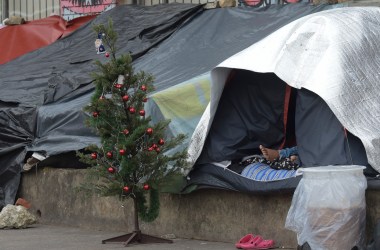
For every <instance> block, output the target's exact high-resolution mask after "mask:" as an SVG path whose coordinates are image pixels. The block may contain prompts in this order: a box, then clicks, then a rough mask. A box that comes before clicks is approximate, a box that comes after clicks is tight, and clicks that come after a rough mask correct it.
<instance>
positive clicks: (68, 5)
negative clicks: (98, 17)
mask: <svg viewBox="0 0 380 250" xmlns="http://www.w3.org/2000/svg"><path fill="white" fill-rule="evenodd" d="M115 6H116V0H61V15H62V17H63V18H64V19H65V20H72V19H74V18H77V17H80V16H85V15H94V14H100V13H102V12H104V11H107V10H110V9H112V8H113V7H115Z"/></svg>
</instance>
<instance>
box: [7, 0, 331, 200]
mask: <svg viewBox="0 0 380 250" xmlns="http://www.w3.org/2000/svg"><path fill="white" fill-rule="evenodd" d="M326 8H330V7H329V6H325V5H322V6H312V5H310V4H308V3H299V4H292V5H290V4H289V5H285V6H282V5H272V6H270V7H269V8H266V9H258V10H257V9H251V8H228V9H227V8H226V9H210V10H204V9H203V6H201V5H192V4H169V5H156V6H151V7H142V6H130V5H121V6H118V7H116V8H114V9H112V10H110V11H107V12H105V13H103V14H101V15H99V16H98V17H97V18H95V19H94V20H92V21H91V22H89V23H87V24H85V25H83V26H82V27H80V28H79V29H78V30H76V31H75V32H73V33H71V34H70V35H68V36H66V37H64V38H63V39H60V40H58V41H57V42H55V43H53V44H51V45H49V46H47V47H45V48H41V49H39V50H36V51H34V52H31V53H29V54H26V55H24V56H21V57H19V58H17V59H15V60H13V61H10V62H8V63H6V64H4V65H0V87H1V88H2V91H0V124H1V126H0V166H1V168H0V184H1V185H0V187H1V189H0V196H1V192H3V193H4V196H5V197H4V198H0V200H5V201H6V203H13V200H14V197H15V194H16V192H17V189H18V184H19V180H20V173H21V167H22V165H23V163H24V162H25V159H26V158H27V157H28V155H30V154H31V153H32V152H42V153H44V154H47V155H48V156H49V158H47V159H46V160H45V161H44V162H45V164H46V165H47V164H49V165H50V166H56V167H77V166H78V165H75V164H78V163H77V162H71V161H70V159H71V158H69V156H73V155H75V150H80V149H83V148H85V147H86V146H88V145H89V144H93V143H98V141H99V138H98V137H97V136H96V135H94V134H93V133H92V132H91V131H90V130H89V129H88V128H86V127H85V126H84V119H85V117H86V114H84V113H83V112H82V108H83V106H85V105H86V104H88V103H89V98H90V96H91V95H92V91H93V86H92V84H91V83H92V79H91V77H90V72H92V71H94V70H95V65H94V60H100V61H103V62H104V61H105V60H107V58H105V57H103V56H101V55H97V54H96V53H95V48H94V47H93V46H94V45H93V44H94V40H95V38H96V34H94V31H93V30H92V24H93V23H106V22H107V21H108V19H109V18H112V20H113V23H114V27H115V29H116V31H117V32H118V35H119V39H118V47H119V53H128V52H130V53H131V54H132V56H133V58H134V66H135V68H136V70H144V71H146V72H148V73H151V74H153V76H154V77H155V83H154V84H155V87H156V92H155V93H153V94H152V96H151V97H150V101H149V102H148V103H149V105H150V107H149V108H147V111H149V112H150V114H151V115H152V118H153V120H154V119H160V117H162V116H163V117H166V118H172V120H173V124H171V125H173V126H172V127H171V129H172V131H171V132H172V133H178V132H186V133H188V134H189V136H190V135H191V134H192V132H193V131H194V128H195V126H196V124H197V123H198V121H199V119H200V117H201V115H202V113H203V111H204V109H205V107H206V106H207V103H208V100H209V96H208V95H209V94H208V93H209V91H210V89H209V74H208V72H209V71H210V70H211V69H212V68H214V67H215V66H216V65H218V64H219V63H220V62H222V61H223V60H225V59H226V58H228V57H230V56H232V55H233V54H235V53H237V52H239V51H241V50H242V49H245V48H247V47H248V46H250V45H251V44H253V43H255V42H257V41H259V40H261V39H262V38H263V37H265V36H267V35H269V34H270V33H272V32H274V31H275V30H277V29H278V28H280V27H282V26H284V25H286V24H287V23H290V22H291V21H293V20H296V19H298V18H300V17H303V16H305V15H308V14H311V13H315V12H318V11H321V10H324V9H326ZM16 72H17V73H16ZM189 93H191V94H189ZM179 94H180V95H179ZM182 97H183V98H182ZM189 97H191V98H189ZM186 98H187V99H186ZM179 104H180V105H179ZM147 113H148V112H147ZM60 156H64V157H65V158H64V159H65V160H64V161H61V159H60ZM73 158H74V160H76V159H75V157H73ZM44 162H41V164H43V163H44Z"/></svg>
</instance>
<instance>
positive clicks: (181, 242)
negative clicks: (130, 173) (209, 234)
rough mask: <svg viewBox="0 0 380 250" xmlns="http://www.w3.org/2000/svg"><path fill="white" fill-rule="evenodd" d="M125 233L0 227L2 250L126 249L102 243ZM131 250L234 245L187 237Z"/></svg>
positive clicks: (225, 249) (213, 249) (217, 249)
mask: <svg viewBox="0 0 380 250" xmlns="http://www.w3.org/2000/svg"><path fill="white" fill-rule="evenodd" d="M124 233H126V232H109V231H91V230H86V229H82V228H74V227H63V226H53V225H42V224H36V225H33V226H31V227H29V228H26V229H2V230H1V229H0V249H1V250H58V249H64V250H106V249H125V247H124V245H123V244H121V243H107V244H102V240H104V239H109V238H112V237H115V236H119V235H122V234H124ZM127 249H131V250H146V249H154V250H182V249H183V250H231V249H236V248H235V246H234V244H231V243H222V242H209V241H198V240H188V239H173V243H170V244H168V243H160V244H158V243H156V244H140V245H132V246H129V247H128V248H127Z"/></svg>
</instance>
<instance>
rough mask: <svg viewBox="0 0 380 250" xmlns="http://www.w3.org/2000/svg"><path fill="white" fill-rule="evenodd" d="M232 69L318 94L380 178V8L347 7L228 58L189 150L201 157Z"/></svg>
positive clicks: (279, 32) (294, 24)
mask: <svg viewBox="0 0 380 250" xmlns="http://www.w3.org/2000/svg"><path fill="white" fill-rule="evenodd" d="M232 68H237V69H246V70H251V71H255V72H262V73H264V72H274V73H275V74H276V75H277V76H278V77H280V78H281V79H282V80H283V81H285V82H286V83H288V84H289V85H290V86H292V87H295V88H306V89H308V90H310V91H313V92H314V93H316V94H318V95H319V96H320V97H321V98H323V99H324V100H325V102H326V103H327V104H328V105H329V107H330V108H331V110H332V111H333V112H334V114H335V115H336V117H337V118H338V120H339V121H340V122H341V123H342V125H343V126H344V127H345V128H346V129H347V130H348V131H350V132H351V133H352V134H354V135H356V136H357V137H359V138H360V139H361V141H362V142H363V144H364V147H365V150H366V153H367V157H368V162H369V164H371V166H372V167H373V168H374V169H375V170H377V171H378V172H380V82H379V81H380V8H379V7H346V8H339V9H332V10H327V11H322V12H318V13H315V14H311V15H308V16H305V17H303V18H300V19H298V20H296V21H294V22H292V23H290V24H288V25H286V26H284V27H282V28H280V29H279V30H277V31H276V32H274V33H272V34H271V35H269V36H267V37H266V38H264V39H263V40H261V41H259V42H257V43H255V44H253V45H252V46H250V47H248V48H247V49H245V50H243V51H241V52H239V53H238V54H236V55H234V56H232V57H230V58H228V59H227V60H225V61H224V62H222V63H221V64H220V65H218V67H216V68H215V69H214V70H213V71H212V73H211V77H212V82H211V100H210V104H209V106H208V107H207V108H206V111H205V113H204V114H203V116H202V119H201V121H200V122H199V124H198V126H197V128H196V130H195V132H194V134H193V136H192V138H191V144H190V147H189V155H190V156H189V161H190V163H191V165H192V164H193V163H194V162H195V160H196V159H197V158H198V156H199V155H200V153H201V150H202V147H203V144H204V141H205V138H206V135H207V133H208V130H209V128H210V126H211V122H212V118H213V116H214V114H215V111H216V108H217V105H218V101H219V98H220V96H221V93H222V90H223V85H224V82H225V81H226V78H227V76H228V73H229V71H230V70H231V69H232Z"/></svg>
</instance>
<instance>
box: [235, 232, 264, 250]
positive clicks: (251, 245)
mask: <svg viewBox="0 0 380 250" xmlns="http://www.w3.org/2000/svg"><path fill="white" fill-rule="evenodd" d="M263 240H264V239H263V237H261V236H260V235H257V236H254V237H252V239H251V240H249V241H248V242H244V243H241V244H240V246H241V248H242V249H245V250H248V249H257V246H258V245H259V243H260V242H262V241H263Z"/></svg>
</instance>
